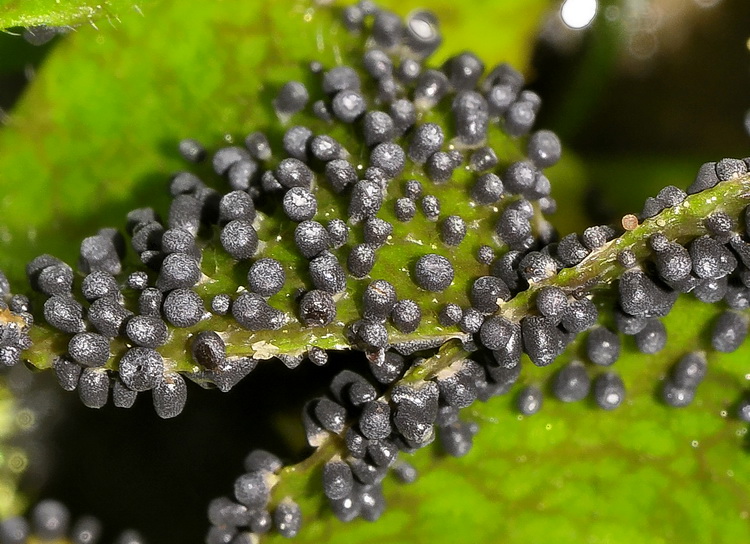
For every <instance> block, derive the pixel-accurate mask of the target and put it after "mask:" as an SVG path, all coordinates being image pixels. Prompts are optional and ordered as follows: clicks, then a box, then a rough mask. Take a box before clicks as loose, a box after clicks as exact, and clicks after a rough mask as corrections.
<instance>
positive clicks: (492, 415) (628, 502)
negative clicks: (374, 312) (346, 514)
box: [268, 178, 750, 543]
mask: <svg viewBox="0 0 750 544" xmlns="http://www.w3.org/2000/svg"><path fill="white" fill-rule="evenodd" d="M749 184H750V179H748V178H742V179H739V180H733V181H730V182H724V183H721V184H719V185H718V186H717V187H715V188H713V189H709V190H706V191H703V192H701V193H699V194H697V195H692V196H690V197H688V198H687V199H686V200H685V202H683V203H682V204H681V205H678V206H675V207H672V208H668V209H666V210H664V211H663V212H661V213H660V214H659V215H657V216H656V217H654V218H652V219H648V220H646V221H644V222H643V224H641V225H640V226H639V227H638V228H636V229H634V230H632V231H630V232H626V233H625V234H624V235H622V236H621V237H619V238H617V239H615V240H613V241H612V242H609V243H608V244H607V245H605V246H603V247H602V248H600V249H598V250H596V251H594V252H592V253H591V254H590V255H589V257H587V258H586V259H585V260H584V261H583V262H582V263H581V264H580V265H578V266H575V267H572V268H566V269H563V270H562V271H561V272H560V273H559V274H557V275H555V276H553V277H552V278H550V279H549V280H545V281H543V282H540V283H538V284H535V285H532V286H531V287H529V289H527V290H526V291H523V292H521V293H519V294H518V295H516V297H515V298H513V299H511V300H510V301H509V302H508V303H506V304H504V305H503V306H502V307H501V309H500V311H499V312H498V314H499V315H502V316H503V317H506V318H508V319H511V320H520V319H521V318H522V317H524V316H525V315H529V314H530V313H532V312H533V311H534V309H533V300H534V295H535V293H537V292H538V290H539V289H540V288H542V287H544V286H547V285H555V286H558V287H560V288H562V289H563V290H565V291H566V292H568V293H574V292H580V291H585V290H588V289H591V286H594V287H593V290H594V293H595V294H597V295H598V296H597V298H596V299H595V300H596V301H597V302H598V305H599V307H600V312H601V314H602V316H603V317H602V321H603V322H604V324H606V325H608V326H610V327H612V328H614V327H613V317H612V315H611V312H612V308H613V306H614V304H613V299H612V293H611V291H612V285H613V284H614V283H615V281H616V278H617V277H619V275H620V274H621V273H622V267H621V266H620V265H619V264H618V263H617V260H616V256H617V253H619V252H620V251H622V250H624V249H628V250H631V251H633V252H634V253H635V254H636V255H637V256H638V258H639V261H641V262H644V261H646V260H647V258H648V255H649V249H648V247H647V240H648V239H649V237H650V236H651V235H652V234H653V233H655V232H660V233H663V234H664V235H665V236H667V237H668V238H669V239H671V240H677V241H684V240H688V239H693V238H695V237H697V236H700V235H702V234H704V233H705V227H704V226H703V218H705V217H706V216H708V215H709V214H710V213H712V212H714V211H716V210H717V209H720V210H722V211H724V212H725V213H727V214H729V215H730V216H732V217H736V216H737V215H738V214H739V213H740V212H742V211H743V210H744V209H745V207H746V206H747V203H748V199H750V197H749V196H748V195H749V194H750V193H748V188H749V187H750V185H749ZM717 203H718V204H717ZM720 312H721V310H720V308H718V307H716V305H707V304H703V303H700V302H698V301H696V300H695V299H693V298H692V297H688V296H682V298H680V300H679V302H678V303H677V305H676V307H675V308H674V309H673V310H672V312H671V313H670V315H669V316H668V317H667V318H665V319H664V320H663V321H664V323H665V325H666V327H667V331H668V335H669V336H668V338H669V340H668V343H667V347H666V349H664V350H663V351H661V352H660V353H658V354H655V355H644V354H642V353H640V352H638V351H637V349H636V347H635V342H634V341H633V339H632V338H628V337H626V340H625V342H624V354H623V356H621V357H620V359H619V360H618V362H617V363H616V366H615V367H614V370H615V371H616V372H617V373H618V374H620V375H621V376H622V377H623V380H624V381H625V385H626V390H627V395H628V401H627V402H626V403H625V404H624V405H623V406H621V407H620V408H618V409H617V410H615V411H614V412H606V411H603V410H601V409H599V408H598V407H597V406H596V404H595V403H594V402H593V400H591V399H590V398H589V400H588V401H587V402H581V403H577V404H574V405H565V404H564V403H561V402H559V401H557V400H556V399H554V397H553V395H552V394H551V387H550V385H549V383H550V381H551V380H550V378H551V376H552V374H553V372H554V368H555V367H559V366H561V365H563V364H565V363H566V362H569V361H571V360H583V361H585V360H586V355H585V347H584V346H585V335H581V336H579V337H578V338H577V339H576V340H575V341H574V342H573V343H572V344H571V345H570V346H569V347H568V349H567V350H566V352H565V353H563V354H562V355H561V356H560V357H558V359H557V360H556V361H555V364H554V365H553V366H552V367H543V368H539V367H536V366H534V365H533V364H531V361H530V360H529V359H528V358H527V357H526V356H524V367H523V368H524V371H523V374H522V377H521V379H520V382H521V383H524V384H533V385H536V386H537V387H540V388H541V389H542V390H543V391H544V392H545V395H546V397H545V398H546V399H547V400H545V403H546V405H545V407H544V409H543V410H542V412H540V413H539V414H538V415H534V416H531V417H526V418H524V417H523V416H520V415H518V411H517V408H516V405H515V401H516V398H515V396H513V395H507V396H505V397H501V398H496V399H493V400H491V401H490V402H488V403H486V404H480V403H475V405H474V406H472V407H470V408H467V409H465V410H464V416H466V417H467V418H468V419H470V420H473V421H476V422H478V423H479V424H480V426H481V430H480V433H479V434H478V435H477V438H476V443H475V446H474V448H473V449H472V450H471V451H470V453H469V454H468V455H467V456H466V457H465V458H462V459H459V460H451V461H450V462H446V458H445V454H441V453H440V448H439V447H435V446H432V447H430V448H425V449H423V450H420V451H418V452H417V453H415V454H413V455H412V457H413V459H412V461H413V462H414V464H415V465H416V466H418V467H419V468H420V469H421V470H423V471H424V474H425V480H426V483H423V482H422V481H420V482H418V483H417V484H414V485H413V486H398V485H396V486H395V489H394V491H392V494H388V493H386V496H387V497H389V498H390V499H391V501H392V502H395V510H396V512H395V513H393V514H391V513H390V512H391V511H392V510H386V514H385V515H384V519H391V520H392V521H391V526H390V527H389V526H388V525H387V523H385V522H382V523H379V524H377V525H376V526H375V527H374V529H370V528H369V527H367V522H363V521H356V522H353V523H352V527H355V528H356V527H361V529H359V530H358V529H352V531H351V532H349V531H347V532H346V533H345V534H344V535H342V536H340V538H341V540H340V541H341V542H344V541H345V539H347V540H346V541H347V542H369V540H368V539H370V538H372V537H373V535H375V534H377V535H379V537H381V538H386V539H387V541H389V542H390V541H395V542H401V541H403V542H413V541H422V540H420V539H424V541H426V542H427V541H429V542H433V541H435V542H451V541H456V540H459V539H464V538H465V539H468V540H470V541H489V542H491V541H500V540H502V541H508V542H522V541H529V540H531V541H536V540H540V539H542V538H544V536H545V535H550V534H554V535H555V540H556V541H560V542H579V541H581V540H583V541H585V540H589V539H593V538H600V539H602V540H603V541H607V542H623V543H625V542H633V541H647V542H650V541H652V539H653V538H654V535H657V534H658V535H664V534H666V535H668V540H669V541H672V540H678V539H686V538H691V540H696V541H700V542H715V541H717V538H718V539H719V541H722V542H733V541H738V540H742V539H744V538H748V536H750V527H748V526H747V524H746V523H743V520H745V519H747V516H748V511H747V509H746V504H747V503H746V499H747V493H746V492H745V491H744V490H746V489H747V488H748V486H749V485H750V476H749V475H748V474H747V473H746V472H745V470H746V468H747V467H750V458H748V456H747V452H746V444H745V443H746V439H745V438H744V436H745V433H746V430H747V429H746V425H745V424H744V423H740V422H738V421H737V420H736V419H735V418H734V417H733V413H734V410H735V407H736V403H737V401H738V399H739V398H740V397H741V395H742V394H743V382H746V380H747V379H748V376H749V375H748V374H747V373H746V371H747V369H746V368H745V367H743V365H741V364H739V363H741V362H742V361H744V360H745V357H746V355H745V354H746V353H748V352H749V351H750V346H748V345H747V344H745V345H744V346H743V347H742V348H741V349H740V350H738V351H737V352H735V353H733V354H720V353H717V352H713V348H712V347H711V341H710V333H709V331H710V330H711V327H712V325H713V322H714V321H715V320H716V318H717V317H718V315H719V313H720ZM691 351H703V352H706V353H708V360H709V368H710V371H709V376H710V378H709V379H707V380H706V381H705V382H704V383H703V384H701V386H700V387H699V389H698V398H697V401H696V402H695V403H694V404H693V405H692V406H690V407H689V408H684V409H681V410H677V409H670V408H668V407H666V406H665V404H664V403H663V402H662V401H661V400H660V399H661V387H662V382H663V380H664V379H665V378H666V377H667V376H668V373H669V370H670V368H671V366H672V365H673V364H674V363H675V362H677V361H678V360H679V359H680V357H681V356H683V355H685V354H686V353H688V352H691ZM466 356H468V354H467V353H464V352H463V350H462V349H461V348H460V347H459V346H458V345H456V346H450V345H449V344H446V345H444V346H443V348H441V350H440V352H438V354H437V355H436V356H434V357H432V358H430V359H428V360H426V361H424V362H423V363H421V364H420V365H419V366H415V367H414V368H412V369H411V370H410V371H408V372H407V373H406V375H405V376H404V378H403V379H402V380H401V382H399V383H417V382H420V381H421V382H423V381H425V380H429V379H432V378H434V377H435V376H436V375H438V374H439V373H440V372H441V371H445V370H446V369H448V368H449V367H450V366H451V365H454V363H456V362H458V361H460V360H461V359H463V358H464V357H466ZM604 371H605V369H603V368H601V367H597V366H596V365H591V366H590V367H589V369H588V372H589V374H590V375H591V377H592V380H593V379H594V376H596V375H598V374H601V373H602V372H604ZM387 396H388V394H386V398H387ZM345 451H346V450H345V445H344V444H342V443H341V441H340V438H339V437H337V436H336V435H330V436H329V438H328V439H327V440H326V441H325V442H324V443H323V445H322V446H320V447H319V448H318V449H317V450H316V451H315V452H314V454H313V455H312V456H311V457H309V458H308V459H306V460H305V461H304V462H302V463H300V464H299V465H295V466H292V467H288V468H285V469H284V470H283V471H282V472H281V473H280V476H279V477H280V482H279V483H278V484H276V487H275V488H274V495H273V500H272V502H273V503H278V502H280V501H282V500H283V499H284V498H285V497H291V498H293V499H294V500H297V501H298V502H300V504H301V506H302V508H303V512H309V513H315V512H318V511H320V510H321V509H322V508H323V506H322V505H323V504H324V502H325V501H324V500H323V498H322V497H321V496H320V492H319V489H317V488H316V482H319V481H320V479H321V469H322V466H323V464H324V463H325V462H327V461H329V460H331V459H332V458H334V457H335V456H336V455H341V456H342V457H343V456H344V455H345ZM405 457H406V456H405ZM719 460H721V461H719ZM735 467H743V468H742V469H740V470H737V469H736V468H735ZM390 478H391V484H392V485H393V483H394V480H395V478H393V477H392V476H391V477H390ZM318 485H319V484H318ZM706 486H710V490H709V491H708V494H709V495H710V496H711V499H710V500H707V498H706V493H707V491H706ZM641 488H648V492H646V493H641V492H640V489H641ZM386 489H388V486H386ZM410 505H414V507H413V508H409V506H410ZM659 505H667V506H665V507H664V508H665V509H666V510H667V511H668V512H669V516H668V519H664V511H663V510H662V509H660V508H658V506H659ZM392 506H394V505H393V504H392ZM308 515H310V514H308ZM540 516H541V517H543V519H544V521H543V522H540V519H539V518H540ZM698 516H700V517H699V518H698ZM496 517H499V518H500V519H502V520H504V521H503V522H501V523H498V522H497V521H496ZM590 519H595V520H596V521H595V523H587V522H586V520H590ZM633 519H637V521H636V522H633V521H632V520H633ZM711 519H713V520H716V519H721V520H722V522H724V523H726V524H727V528H725V527H724V526H722V528H721V530H720V531H717V530H716V529H714V526H710V527H707V526H706V524H707V523H708V520H711ZM428 520H429V521H428ZM506 520H507V521H506ZM629 520H630V521H629ZM336 523H338V522H337V521H335V520H331V521H328V522H326V521H325V520H316V521H313V528H312V529H310V530H308V531H306V532H305V533H304V534H303V535H301V538H300V540H301V541H302V542H316V541H318V540H320V539H321V538H323V535H327V536H326V538H331V536H329V535H333V536H332V540H331V541H332V542H338V541H339V540H338V538H339V533H338V531H335V530H333V529H332V528H331V527H330V526H331V524H336ZM709 525H710V524H709ZM380 531H382V533H381V532H380ZM719 532H720V533H721V536H719V535H718V533H719ZM277 538H278V537H276V536H272V537H270V538H269V539H268V541H269V542H274V541H276V539H277ZM308 539H309V540H308ZM401 539H402V540H401Z"/></svg>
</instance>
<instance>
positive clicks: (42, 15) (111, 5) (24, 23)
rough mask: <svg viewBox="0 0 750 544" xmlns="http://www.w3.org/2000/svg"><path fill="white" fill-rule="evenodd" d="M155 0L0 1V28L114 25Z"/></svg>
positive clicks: (141, 12)
mask: <svg viewBox="0 0 750 544" xmlns="http://www.w3.org/2000/svg"><path fill="white" fill-rule="evenodd" d="M153 3H154V0H144V1H143V2H133V1H132V0H104V1H101V2H97V1H94V0H55V1H54V2H52V1H50V0H0V30H5V29H9V28H13V27H35V26H53V27H76V26H78V25H82V24H86V23H88V24H90V25H91V26H93V27H96V26H97V24H102V23H106V24H107V25H112V26H115V27H116V26H117V24H118V23H119V21H120V18H121V17H122V16H123V15H126V14H130V13H133V12H135V13H139V14H143V11H142V9H143V8H144V7H148V6H150V5H151V4H153Z"/></svg>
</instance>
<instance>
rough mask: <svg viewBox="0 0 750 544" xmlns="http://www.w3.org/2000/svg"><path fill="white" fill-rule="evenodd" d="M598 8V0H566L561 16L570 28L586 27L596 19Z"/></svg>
mask: <svg viewBox="0 0 750 544" xmlns="http://www.w3.org/2000/svg"><path fill="white" fill-rule="evenodd" d="M596 9H597V5H596V0H565V2H564V3H563V5H562V8H561V9H560V17H562V20H563V23H565V24H566V25H568V26H569V27H570V28H575V29H579V28H584V27H587V26H589V25H590V24H591V21H593V20H594V16H595V15H596Z"/></svg>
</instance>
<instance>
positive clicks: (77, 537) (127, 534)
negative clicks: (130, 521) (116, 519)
mask: <svg viewBox="0 0 750 544" xmlns="http://www.w3.org/2000/svg"><path fill="white" fill-rule="evenodd" d="M29 517H30V520H29V521H27V520H26V519H25V518H22V517H14V518H9V519H7V520H5V521H3V523H2V524H1V525H0V543H2V544H24V543H26V542H32V541H33V542H70V543H72V544H97V542H99V538H100V536H101V534H102V524H101V522H100V521H99V520H98V519H96V518H94V517H92V516H82V517H80V518H78V519H77V520H75V522H73V523H72V524H71V519H70V518H71V516H70V512H69V511H68V509H67V507H66V506H65V505H64V504H62V503H60V502H58V501H55V500H50V499H47V500H43V501H40V502H39V503H37V504H36V505H35V506H34V508H33V509H32V510H31V512H30V516H29ZM30 539H33V540H30ZM144 542H145V541H144V540H143V537H142V536H141V535H140V534H138V533H137V532H136V531H132V530H128V531H124V532H123V533H122V534H120V536H118V537H117V539H116V540H115V544H144Z"/></svg>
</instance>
